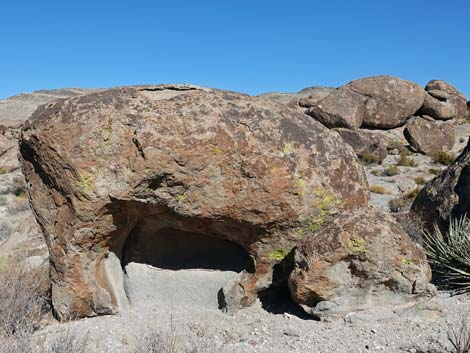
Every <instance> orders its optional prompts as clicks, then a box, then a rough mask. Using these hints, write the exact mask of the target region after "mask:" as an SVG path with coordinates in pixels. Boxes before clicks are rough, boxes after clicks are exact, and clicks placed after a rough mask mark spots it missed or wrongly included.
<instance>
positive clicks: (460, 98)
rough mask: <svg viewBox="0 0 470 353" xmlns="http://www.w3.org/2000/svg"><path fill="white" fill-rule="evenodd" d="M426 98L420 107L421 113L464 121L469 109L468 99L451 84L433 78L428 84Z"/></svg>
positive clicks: (441, 118)
mask: <svg viewBox="0 0 470 353" xmlns="http://www.w3.org/2000/svg"><path fill="white" fill-rule="evenodd" d="M425 89H426V98H425V100H424V104H423V106H422V108H421V109H420V114H421V115H429V116H431V117H433V118H434V119H438V120H450V119H456V120H458V121H462V120H463V119H464V118H465V113H466V110H467V99H466V98H465V96H464V95H463V94H462V93H460V92H459V91H458V90H457V89H456V88H455V87H454V86H452V85H451V84H449V83H447V82H444V81H440V80H432V81H430V82H429V83H428V84H427V85H426V88H425Z"/></svg>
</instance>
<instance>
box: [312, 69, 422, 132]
mask: <svg viewBox="0 0 470 353" xmlns="http://www.w3.org/2000/svg"><path fill="white" fill-rule="evenodd" d="M424 96H425V92H424V89H423V88H422V87H421V86H420V85H418V84H416V83H413V82H410V81H405V80H401V79H398V78H395V77H390V76H374V77H368V78H363V79H360V80H355V81H352V82H350V83H348V84H347V85H345V86H341V87H340V88H338V89H337V90H335V91H333V92H331V93H330V94H329V95H328V96H327V97H325V98H323V99H322V100H320V101H318V102H317V103H316V104H315V105H314V106H313V107H311V108H309V109H308V110H307V111H306V114H308V115H310V116H312V117H314V118H315V119H317V120H318V121H320V122H321V123H322V124H324V125H325V126H327V127H329V128H335V127H344V128H349V129H357V128H358V127H360V126H361V125H364V126H366V127H372V128H383V129H391V128H395V127H399V126H401V125H403V124H404V123H405V122H406V121H407V120H408V118H409V117H410V116H412V115H413V114H414V113H416V111H418V109H419V108H420V107H421V106H422V105H423V102H424Z"/></svg>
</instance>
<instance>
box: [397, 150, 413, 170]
mask: <svg viewBox="0 0 470 353" xmlns="http://www.w3.org/2000/svg"><path fill="white" fill-rule="evenodd" d="M397 165H399V166H403V167H416V162H415V161H414V159H413V158H410V157H408V155H407V153H405V152H401V153H400V159H399V160H398V162H397Z"/></svg>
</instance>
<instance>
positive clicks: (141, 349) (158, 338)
mask: <svg viewBox="0 0 470 353" xmlns="http://www.w3.org/2000/svg"><path fill="white" fill-rule="evenodd" d="M224 352H227V347H226V345H225V343H218V342H217V341H216V340H215V339H214V336H213V335H211V334H209V332H208V331H207V330H203V331H198V332H197V334H196V337H194V338H192V337H187V336H185V337H183V336H179V335H177V334H176V330H175V327H173V325H172V326H171V328H170V330H169V331H163V330H160V329H157V328H153V327H149V328H147V329H146V330H144V333H143V334H142V335H141V336H139V339H138V342H137V344H136V345H135V346H134V347H133V348H132V349H131V350H130V351H129V353H224Z"/></svg>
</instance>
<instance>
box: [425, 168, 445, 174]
mask: <svg viewBox="0 0 470 353" xmlns="http://www.w3.org/2000/svg"><path fill="white" fill-rule="evenodd" d="M428 173H429V174H434V175H440V174H441V173H442V170H441V169H436V168H430V169H428Z"/></svg>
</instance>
